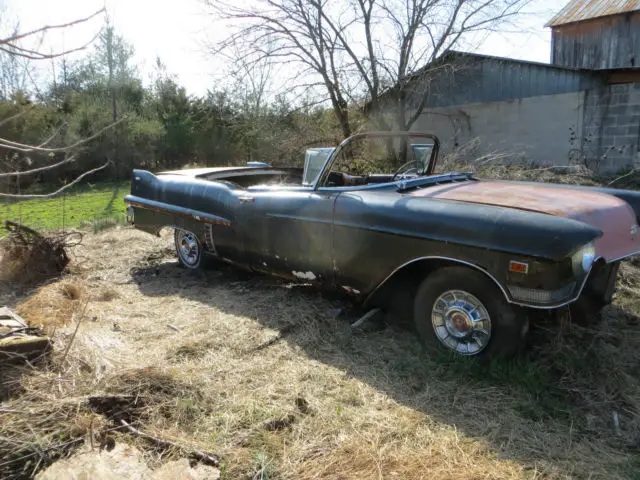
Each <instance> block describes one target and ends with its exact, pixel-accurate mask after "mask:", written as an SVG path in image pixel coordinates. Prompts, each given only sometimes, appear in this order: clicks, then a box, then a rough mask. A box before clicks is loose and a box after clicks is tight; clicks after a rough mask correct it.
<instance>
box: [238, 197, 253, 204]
mask: <svg viewBox="0 0 640 480" xmlns="http://www.w3.org/2000/svg"><path fill="white" fill-rule="evenodd" d="M238 198H239V199H240V202H241V203H251V202H253V201H255V199H256V197H252V196H251V195H242V196H240V197H238Z"/></svg>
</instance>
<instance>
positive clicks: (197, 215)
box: [124, 195, 231, 227]
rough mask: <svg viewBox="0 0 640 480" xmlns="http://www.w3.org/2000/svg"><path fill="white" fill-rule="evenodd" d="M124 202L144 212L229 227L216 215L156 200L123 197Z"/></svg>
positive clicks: (224, 219) (227, 223) (223, 219)
mask: <svg viewBox="0 0 640 480" xmlns="http://www.w3.org/2000/svg"><path fill="white" fill-rule="evenodd" d="M124 201H125V203H127V204H128V205H130V206H132V207H137V208H142V209H144V210H151V211H154V212H161V213H169V214H172V215H179V216H181V217H186V218H192V219H194V220H196V221H198V222H204V223H212V224H216V225H224V226H226V227H228V226H230V225H231V221H230V220H228V219H226V218H224V217H220V216H218V215H213V214H211V213H207V212H201V211H199V210H193V209H191V208H186V207H179V206H177V205H170V204H168V203H164V202H158V201H156V200H149V199H147V198H141V197H136V196H135V195H127V196H126V197H124Z"/></svg>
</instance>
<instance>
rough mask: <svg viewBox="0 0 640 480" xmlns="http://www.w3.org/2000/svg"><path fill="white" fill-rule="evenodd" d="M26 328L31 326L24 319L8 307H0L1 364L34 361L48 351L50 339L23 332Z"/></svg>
mask: <svg viewBox="0 0 640 480" xmlns="http://www.w3.org/2000/svg"><path fill="white" fill-rule="evenodd" d="M26 328H29V325H28V324H27V322H25V321H24V319H23V318H22V317H20V316H19V315H17V314H16V313H14V312H12V311H11V310H9V309H8V308H7V307H0V363H1V362H5V361H11V360H22V359H25V358H26V359H33V358H36V357H39V356H41V355H43V354H44V353H46V352H47V351H48V349H49V347H50V346H51V342H50V341H49V338H47V337H42V336H38V335H30V334H28V333H26V332H23V330H24V329H26Z"/></svg>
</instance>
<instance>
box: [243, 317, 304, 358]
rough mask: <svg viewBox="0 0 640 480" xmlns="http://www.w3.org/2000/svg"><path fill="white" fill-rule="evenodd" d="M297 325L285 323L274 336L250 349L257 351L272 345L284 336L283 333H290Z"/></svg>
mask: <svg viewBox="0 0 640 480" xmlns="http://www.w3.org/2000/svg"><path fill="white" fill-rule="evenodd" d="M297 327H298V325H296V324H291V325H286V326H284V327H282V328H281V329H280V331H279V332H278V334H277V335H276V336H275V337H273V338H271V339H269V340H267V341H266V342H263V343H261V344H260V345H258V346H257V347H254V348H253V349H252V350H251V351H253V352H258V351H260V350H264V349H265V348H267V347H270V346H271V345H274V344H275V343H277V342H279V341H280V340H282V339H283V338H284V337H285V335H287V334H288V333H291V332H292V331H293V330H294V329H296V328H297Z"/></svg>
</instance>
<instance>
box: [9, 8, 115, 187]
mask: <svg viewBox="0 0 640 480" xmlns="http://www.w3.org/2000/svg"><path fill="white" fill-rule="evenodd" d="M104 13H105V10H104V9H101V10H99V11H97V12H95V13H93V14H92V15H90V16H88V17H85V18H80V19H76V20H73V21H70V22H67V23H64V24H58V25H45V26H42V27H39V28H36V29H34V30H30V31H27V32H20V31H14V32H13V33H12V34H11V35H9V36H7V37H5V38H1V39H0V52H3V53H4V54H5V55H7V56H9V57H10V58H14V59H20V58H22V59H28V60H48V59H53V58H59V57H64V56H65V55H67V54H69V53H72V52H77V51H79V50H83V49H85V48H86V47H87V46H88V45H90V44H91V43H92V42H93V40H91V41H90V42H88V43H86V44H84V45H82V46H80V47H76V48H72V49H66V50H61V51H57V52H48V53H45V52H44V51H41V50H39V49H37V48H36V47H31V46H30V47H26V46H24V42H28V41H29V40H37V39H39V38H41V36H42V35H44V34H46V33H47V32H50V31H54V30H60V29H66V28H70V27H73V26H75V25H79V24H82V23H86V22H88V21H90V20H91V19H93V18H95V17H97V16H99V15H102V14H104ZM94 39H95V37H94ZM39 44H40V45H41V44H42V41H40V42H39ZM27 112H28V107H25V108H22V109H21V110H20V111H18V112H17V113H16V114H14V115H11V116H9V117H7V118H4V119H0V126H2V125H4V124H5V123H8V122H12V121H14V120H17V119H18V118H19V117H21V116H23V115H25V114H26V113H27ZM124 120H125V118H124V117H123V118H120V119H117V118H114V119H113V122H112V123H111V124H110V125H107V126H106V127H105V128H103V129H101V130H100V131H98V132H97V133H95V134H93V135H91V136H89V137H86V138H83V139H80V140H78V141H76V142H74V143H72V144H70V145H61V146H52V145H55V144H56V140H57V138H58V136H59V133H60V130H61V129H60V128H58V129H56V130H55V131H54V132H53V133H52V134H51V135H50V136H49V137H48V138H47V139H45V140H44V141H42V142H41V143H40V144H38V145H28V144H24V143H21V142H17V141H15V140H11V139H8V138H0V149H3V150H8V151H12V152H16V153H22V154H25V153H40V154H44V155H47V156H48V157H49V158H56V157H55V156H56V155H57V156H58V157H57V158H58V160H56V161H54V162H52V163H48V164H46V165H43V166H40V167H37V168H32V169H29V170H23V171H18V170H16V171H10V172H0V179H1V178H18V179H19V178H20V177H21V176H24V175H33V174H36V173H41V172H44V171H47V170H52V169H55V168H57V167H60V166H62V165H65V164H68V163H71V162H73V161H75V159H76V152H77V151H78V150H79V149H80V148H82V146H83V145H85V144H86V143H88V142H90V141H92V140H94V139H95V138H97V137H99V136H100V135H102V134H103V133H104V132H105V131H107V130H109V129H112V128H114V127H115V126H116V125H118V124H119V123H121V122H122V121H124ZM60 157H61V158H62V159H61V160H60V159H59V158H60ZM110 163H111V161H110V160H108V161H107V162H105V163H104V164H103V165H102V166H100V167H98V168H94V169H91V170H87V171H85V172H83V173H82V174H81V175H79V176H78V177H76V178H75V179H74V180H73V181H71V182H70V183H68V184H66V185H64V186H62V187H61V188H59V189H57V190H56V191H54V192H51V193H46V194H37V195H28V194H20V193H19V194H11V193H0V198H17V199H25V198H46V197H53V196H55V195H58V194H59V193H61V192H63V191H65V190H67V189H68V188H70V187H72V186H73V185H75V184H77V183H78V182H80V181H81V180H82V179H83V178H85V177H86V176H88V175H91V174H93V173H95V172H97V171H100V170H103V169H105V168H106V167H107V166H108V165H109V164H110Z"/></svg>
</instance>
